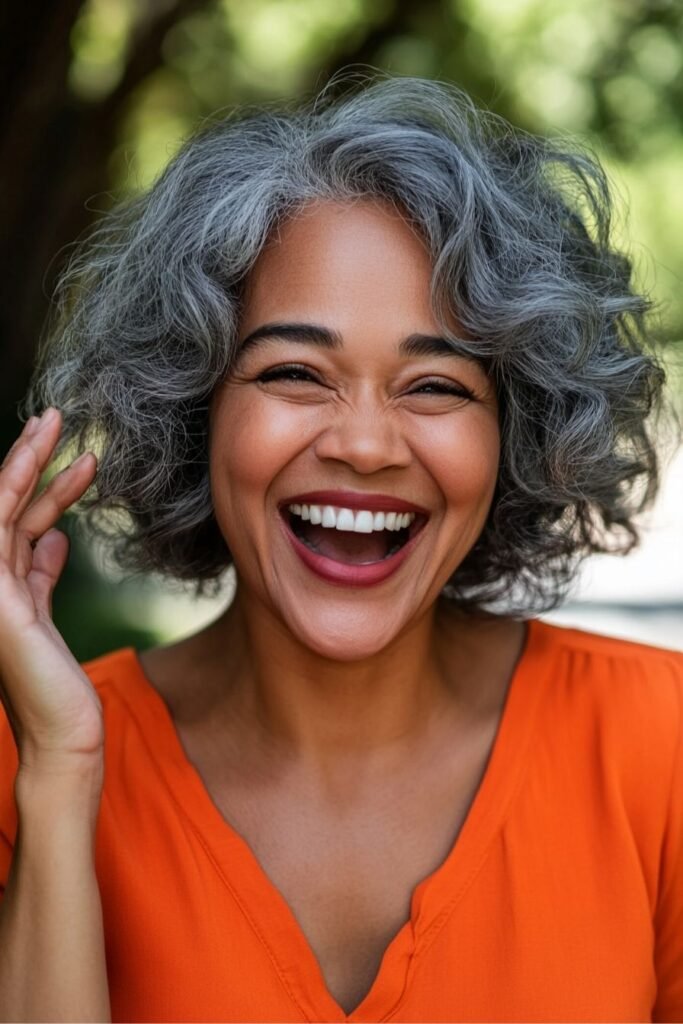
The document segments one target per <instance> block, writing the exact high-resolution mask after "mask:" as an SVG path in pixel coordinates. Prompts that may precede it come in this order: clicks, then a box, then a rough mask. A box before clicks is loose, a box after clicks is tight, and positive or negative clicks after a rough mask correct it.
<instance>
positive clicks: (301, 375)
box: [256, 363, 320, 384]
mask: <svg viewBox="0 0 683 1024" xmlns="http://www.w3.org/2000/svg"><path fill="white" fill-rule="evenodd" d="M256 380H261V381H264V382H267V381H270V380H291V381H293V382H294V383H296V382H297V381H312V382H313V383H314V384H320V381H319V380H317V379H316V378H315V377H314V376H313V374H312V373H311V371H310V370H308V369H306V367H305V366H299V365H298V364H296V363H291V364H290V365H287V366H274V367H273V368H272V369H270V370H264V371H263V373H260V374H259V375H258V377H257V378H256Z"/></svg>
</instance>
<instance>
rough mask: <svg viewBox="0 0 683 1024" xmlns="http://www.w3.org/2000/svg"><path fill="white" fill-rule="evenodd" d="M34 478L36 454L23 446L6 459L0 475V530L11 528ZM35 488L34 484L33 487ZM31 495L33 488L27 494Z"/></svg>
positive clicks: (28, 447)
mask: <svg viewBox="0 0 683 1024" xmlns="http://www.w3.org/2000/svg"><path fill="white" fill-rule="evenodd" d="M35 477H36V454H35V452H34V451H33V449H32V448H31V447H30V446H28V445H24V446H22V447H21V448H17V450H16V451H15V452H14V453H13V454H12V455H11V456H10V457H8V460H7V462H6V465H5V466H4V468H3V470H2V473H1V474H0V530H3V529H6V528H7V527H8V526H11V525H12V523H13V520H14V518H15V516H16V514H17V510H18V509H19V508H20V507H21V505H22V502H23V501H24V497H25V495H26V492H27V490H29V487H30V484H31V481H32V480H34V479H35ZM33 486H34V487H35V483H34V485H33ZM32 493H33V488H31V490H30V492H29V496H30V494H32Z"/></svg>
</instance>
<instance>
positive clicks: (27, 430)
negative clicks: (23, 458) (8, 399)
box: [0, 416, 40, 469]
mask: <svg viewBox="0 0 683 1024" xmlns="http://www.w3.org/2000/svg"><path fill="white" fill-rule="evenodd" d="M39 422H40V421H39V419H38V417H37V416H31V418H30V419H28V420H27V421H26V423H24V427H23V429H22V431H21V433H20V434H19V437H18V438H17V439H16V441H15V442H14V444H13V445H12V447H11V448H9V449H8V451H7V454H6V455H5V458H4V459H3V460H2V463H0V469H4V467H5V464H6V463H7V460H8V459H9V457H10V456H11V455H12V453H13V452H15V451H16V450H17V448H18V447H19V445H20V444H21V443H22V442H23V441H24V440H25V439H26V438H27V437H28V435H29V434H32V433H33V431H34V430H35V428H36V426H37V425H38V423H39Z"/></svg>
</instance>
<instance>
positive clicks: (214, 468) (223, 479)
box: [210, 390, 312, 501]
mask: <svg viewBox="0 0 683 1024" xmlns="http://www.w3.org/2000/svg"><path fill="white" fill-rule="evenodd" d="M311 418H312V417H311V413H310V411H309V413H308V416H306V415H305V414H304V411H303V410H302V408H301V407H300V406H295V405H293V404H291V405H288V404H287V403H286V402H275V401H270V400H269V399H268V398H266V397H264V396H260V395H259V396H256V397H253V396H247V395H246V394H244V393H240V392H239V391H237V390H236V391H234V392H230V391H227V392H226V393H225V394H224V395H223V396H222V398H221V402H220V405H219V406H218V407H217V409H216V413H215V417H214V421H213V426H212V434H211V455H210V462H211V477H212V481H213V487H214V491H215V496H216V500H217V501H220V497H221V492H222V493H223V494H225V493H226V492H228V491H231V490H233V488H234V491H233V493H234V494H235V495H239V497H240V499H242V498H243V497H246V496H248V495H249V494H254V493H258V494H259V495H260V496H261V498H263V495H264V490H265V489H267V488H268V485H269V484H270V482H271V481H272V480H273V479H274V478H275V477H276V476H277V474H278V473H279V472H280V471H281V470H282V469H283V467H285V466H286V465H287V463H288V462H290V461H291V460H292V459H294V458H295V457H296V455H297V454H298V453H299V452H300V451H301V449H302V447H305V445H306V438H307V435H308V430H307V426H306V423H307V420H310V419H311ZM231 485H232V486H231Z"/></svg>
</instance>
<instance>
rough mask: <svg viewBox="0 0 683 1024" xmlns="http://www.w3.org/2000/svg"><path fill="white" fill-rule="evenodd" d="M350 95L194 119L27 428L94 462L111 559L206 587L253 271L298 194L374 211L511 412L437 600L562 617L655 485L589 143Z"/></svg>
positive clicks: (93, 524) (82, 272) (99, 522)
mask: <svg viewBox="0 0 683 1024" xmlns="http://www.w3.org/2000/svg"><path fill="white" fill-rule="evenodd" d="M335 84H337V85H338V84H339V83H338V82H337V83H335ZM346 85H347V87H346V88H345V89H342V90H341V93H340V94H339V93H336V92H335V91H334V90H333V89H332V88H331V87H330V86H329V85H328V87H326V88H325V89H323V91H322V93H321V94H320V95H319V96H318V97H316V98H315V99H314V100H313V101H312V102H309V103H307V104H306V105H305V106H303V107H298V108H295V109H284V110H282V109H281V110H276V109H271V108H261V109H259V110H256V111H253V110H244V111H242V112H241V113H238V114H233V115H232V116H230V117H228V118H227V119H221V120H218V121H214V122H213V123H210V124H208V125H205V126H204V128H203V129H202V130H201V131H200V132H199V133H198V134H197V135H196V136H195V137H193V138H191V139H190V140H189V141H187V142H186V143H185V145H184V147H183V148H182V149H181V151H180V152H179V154H178V155H177V156H176V157H175V159H174V160H173V161H172V162H171V163H170V165H169V166H168V168H167V169H166V170H165V171H164V173H163V174H162V175H161V177H160V178H159V180H158V181H157V182H156V184H155V185H154V186H153V188H152V189H151V190H150V191H149V192H148V193H147V194H146V195H144V196H142V197H140V198H137V199H135V200H133V201H130V202H129V203H127V204H124V205H121V206H119V207H118V208H115V209H114V210H113V211H112V212H111V213H109V214H107V215H105V216H104V217H103V218H102V219H101V220H100V221H99V223H97V224H96V225H95V227H94V229H93V230H92V231H91V232H90V234H89V236H88V237H87V238H86V239H85V241H84V242H83V243H81V244H80V246H79V247H78V248H77V249H76V252H75V254H74V255H73V257H72V259H71V261H70V263H69V265H68V267H67V269H66V271H65V273H64V274H63V276H62V278H61V280H60V283H59V286H58V290H57V300H58V301H57V303H56V310H55V315H54V316H53V318H52V322H51V329H50V330H49V331H48V332H47V333H46V336H45V338H44V339H43V342H42V344H41V346H40V348H39V352H38V358H37V363H36V367H35V372H34V376H33V378H32V381H31V385H30V387H29V391H28V393H27V395H26V397H25V398H24V400H23V402H22V405H21V408H20V415H21V416H23V417H28V416H29V415H31V414H35V413H38V412H40V411H41V410H42V409H43V408H44V407H45V406H46V405H48V404H51V405H55V406H57V407H59V408H60V409H61V411H62V414H63V417H64V431H63V436H62V440H61V442H60V448H59V451H61V450H63V449H64V448H65V447H66V446H67V445H69V446H72V447H73V446H74V445H75V446H76V448H77V449H78V450H85V449H87V448H90V449H92V450H95V451H96V452H97V454H98V457H99V471H98V473H97V477H96V480H95V482H94V484H93V485H92V488H91V490H90V491H89V492H88V494H87V495H86V496H85V498H84V499H83V504H82V509H83V512H84V517H85V520H86V522H87V525H88V527H89V528H90V529H91V530H92V531H93V532H94V533H96V534H99V535H105V536H106V537H107V538H108V540H109V542H110V545H111V553H112V555H113V558H114V561H115V563H116V564H118V566H119V567H121V568H123V569H125V570H132V571H133V572H149V571H155V572H158V573H161V574H162V575H164V576H166V577H167V578H168V579H169V581H171V580H176V581H181V580H185V581H191V582H192V583H193V584H194V591H195V594H196V595H197V596H200V595H201V594H203V593H205V592H207V590H208V591H212V590H213V591H216V592H217V591H218V589H219V586H220V577H221V576H222V574H223V571H224V570H225V569H226V567H227V566H229V565H230V564H231V554H230V551H229V550H228V548H227V546H226V543H225V540H224V538H223V536H222V534H221V533H220V530H219V528H218V525H217V523H216V520H215V517H214V514H213V509H212V502H211V493H210V487H209V476H208V455H207V441H208V409H209V403H210V399H211V395H212V393H213V391H214V389H215V388H216V386H217V384H218V383H219V382H220V381H221V380H222V378H223V377H224V375H225V374H226V372H227V371H228V370H229V368H230V366H231V361H232V359H233V356H234V353H235V348H236V337H237V329H238V323H239V316H240V302H241V296H242V294H243V286H244V282H245V279H246V277H247V275H248V273H249V270H250V268H251V267H252V266H253V264H254V262H255V260H256V258H257V257H258V255H259V253H260V252H261V250H262V249H263V247H264V245H265V244H266V242H267V241H268V239H269V237H270V236H271V235H272V233H273V231H274V230H275V229H276V227H277V225H278V223H280V222H281V221H282V219H283V218H284V217H285V216H291V215H292V214H293V213H296V211H297V210H298V209H300V208H301V207H302V206H303V205H304V204H306V203H309V202H311V201H315V200H321V199H322V200H325V199H329V200H336V201H339V200H342V201H344V200H350V199H355V198H358V197H369V198H375V199H380V200H384V201H386V202H389V203H392V204H393V205H394V206H395V207H396V208H398V209H400V210H401V211H402V213H403V214H404V216H407V217H408V218H409V220H410V222H411V223H412V224H413V225H414V226H415V228H416V229H417V230H418V231H419V233H420V234H421V236H422V237H423V239H424V241H425V243H426V245H427V247H428V249H429V251H430V253H431V255H432V258H433V267H434V270H433V278H432V293H433V305H434V311H435V315H436V316H437V319H438V320H439V322H440V323H441V325H442V327H443V330H444V335H445V336H446V337H449V338H450V340H451V342H452V344H453V345H454V346H457V347H458V348H459V350H460V351H462V352H464V353H466V354H469V355H471V356H473V357H474V358H476V359H480V360H483V361H484V363H485V365H486V367H487V369H488V370H489V372H490V373H491V374H492V375H493V379H494V381H495V384H496V388H497V392H498V399H499V405H500V427H501V438H502V451H501V462H500V471H499V478H498V481H497V486H496V491H495V495H494V498H493V502H492V506H491V509H490V512H489V515H488V518H487V521H486V523H485V526H484V528H483V530H482V533H481V535H480V536H479V538H478V540H477V542H476V544H475V545H474V547H473V548H472V550H471V551H470V552H469V554H468V555H467V556H466V558H465V560H464V561H463V562H462V564H461V565H460V566H459V567H458V568H457V570H456V571H455V572H454V574H453V576H452V577H451V579H450V580H449V581H448V584H447V586H446V588H445V590H444V594H445V596H447V597H448V598H450V599H452V600H453V601H456V602H458V603H459V604H460V605H461V606H462V608H463V609H465V610H474V609H477V608H483V607H484V606H485V605H486V604H490V603H491V602H495V601H497V600H500V599H504V600H505V599H507V600H508V601H510V600H511V595H512V594H513V593H514V595H515V599H514V601H512V604H511V606H510V607H509V612H510V613H511V614H516V613H522V614H525V613H528V612H529V610H530V609H531V608H534V609H549V608H552V607H554V606H556V605H557V604H558V603H559V602H560V600H561V599H562V598H563V597H564V596H565V594H566V591H567V589H568V587H569V585H570V583H571V582H572V580H573V578H574V576H575V573H576V569H577V567H578V565H579V563H580V562H581V560H582V559H583V558H584V557H585V556H586V555H588V554H590V553H592V552H602V551H608V550H609V551H618V552H622V553H623V552H625V551H628V550H630V549H631V548H632V547H633V546H634V544H635V543H637V541H638V530H637V527H636V525H635V523H634V520H633V517H634V515H635V514H636V513H637V512H639V511H641V510H642V509H644V508H645V507H646V506H647V505H648V504H649V502H650V501H651V499H652V497H653V496H654V494H655V492H656V489H657V484H658V457H657V453H656V451H655V447H654V444H653V435H652V432H651V431H652V417H651V414H653V413H655V412H656V411H657V410H660V409H661V407H662V389H663V384H664V377H665V375H664V371H663V368H662V361H661V359H660V357H659V356H658V355H657V349H656V345H655V344H654V343H653V342H652V341H651V339H650V338H649V337H648V335H647V334H646V326H645V319H646V313H648V312H649V310H650V306H651V304H650V302H649V300H648V299H647V298H646V297H644V296H642V295H639V294H637V293H636V292H635V291H634V290H633V288H632V286H631V265H630V262H629V260H628V259H627V258H626V257H625V256H624V255H623V254H621V253H619V252H617V251H615V250H614V248H613V247H612V245H611V242H610V234H611V229H610V221H611V211H612V201H611V198H610V190H609V187H608V182H607V179H606V176H605V173H604V171H603V169H602V168H601V166H600V164H599V162H598V160H597V159H596V158H595V157H594V156H593V155H592V154H591V153H590V152H589V151H587V150H586V149H585V147H577V146H576V145H575V144H574V143H572V145H571V146H570V145H568V144H566V143H562V142H558V141H551V140H550V139H542V138H537V137H534V136H532V135H529V134H527V133H525V132H522V131H520V130H517V129H514V128H513V127H512V126H510V125H509V124H508V123H507V122H506V121H504V120H503V119H501V118H499V117H498V116H496V115H494V114H492V113H490V112H487V111H483V110H480V109H478V108H477V107H476V106H475V105H474V103H473V102H472V100H471V99H470V98H469V97H468V96H467V95H466V94H465V93H464V92H462V91H461V90H460V89H458V88H456V87H455V86H452V85H447V84H443V83H436V82H431V81H426V80H421V79H414V78H394V77H391V76H384V75H377V76H370V80H369V81H368V80H367V79H363V80H362V82H361V85H362V88H360V89H357V88H356V85H357V82H356V80H355V78H354V80H353V82H348V81H347V83H346ZM449 314H452V315H455V317H456V318H457V321H458V322H459V323H460V324H461V325H462V327H463V331H462V332H461V333H463V334H465V335H466V337H463V338H460V337H456V336H455V335H453V334H452V332H451V333H449V330H448V326H447V323H446V321H447V319H448V316H449ZM451 322H452V321H451ZM121 512H123V513H124V516H123V517H121V515H120V513H121ZM112 513H116V514H115V515H114V516H113V517H112Z"/></svg>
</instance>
